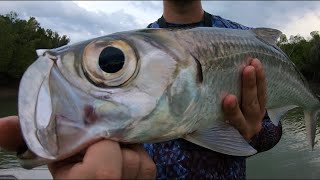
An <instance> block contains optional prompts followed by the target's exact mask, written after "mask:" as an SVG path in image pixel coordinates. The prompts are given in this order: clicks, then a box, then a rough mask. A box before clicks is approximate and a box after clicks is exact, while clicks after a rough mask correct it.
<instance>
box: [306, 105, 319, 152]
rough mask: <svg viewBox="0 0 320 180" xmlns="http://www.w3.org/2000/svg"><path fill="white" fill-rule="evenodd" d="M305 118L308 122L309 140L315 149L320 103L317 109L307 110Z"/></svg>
mask: <svg viewBox="0 0 320 180" xmlns="http://www.w3.org/2000/svg"><path fill="white" fill-rule="evenodd" d="M304 119H305V123H306V130H307V140H308V143H309V145H310V146H311V148H312V150H313V147H314V144H315V137H316V130H317V122H320V103H319V104H318V106H317V108H315V110H312V111H309V110H305V111H304Z"/></svg>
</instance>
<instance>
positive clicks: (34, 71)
mask: <svg viewBox="0 0 320 180" xmlns="http://www.w3.org/2000/svg"><path fill="white" fill-rule="evenodd" d="M53 66H54V61H53V60H52V59H51V58H50V57H47V56H41V57H39V58H38V59H37V60H36V61H35V62H34V63H33V64H32V65H31V66H29V68H28V69H27V70H26V72H25V73H24V75H23V77H22V79H21V81H20V86H19V93H18V114H19V123H20V127H21V131H22V135H23V138H24V141H25V142H26V144H27V146H28V148H29V150H30V151H32V152H33V153H35V154H36V155H38V156H39V157H42V158H45V159H56V158H55V156H54V155H53V154H52V153H51V152H48V151H47V150H46V149H45V148H44V147H43V146H42V144H41V142H40V140H39V138H38V136H37V132H38V128H37V123H36V122H37V121H36V117H37V116H36V115H37V114H36V113H37V110H36V107H37V101H38V95H39V92H40V89H41V87H42V85H43V82H44V81H45V80H46V78H49V75H50V72H51V69H52V68H53ZM49 121H51V119H50V120H49Z"/></svg>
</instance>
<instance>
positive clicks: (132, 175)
mask: <svg viewBox="0 0 320 180" xmlns="http://www.w3.org/2000/svg"><path fill="white" fill-rule="evenodd" d="M0 132H1V133H0V147H1V148H4V149H6V150H8V151H14V152H18V151H21V149H25V146H26V145H25V142H24V140H23V137H22V134H21V131H20V126H19V121H18V117H17V116H10V117H5V118H0ZM48 168H49V170H50V172H51V174H52V176H53V178H54V179H66V178H68V179H137V178H139V179H152V178H153V179H155V177H156V167H155V164H154V162H153V161H152V159H151V158H150V157H149V156H148V154H147V152H146V151H145V150H144V149H143V147H141V146H140V145H137V144H136V145H128V146H127V147H121V146H120V145H119V143H117V142H114V141H111V140H102V141H99V142H97V143H95V144H93V145H91V146H90V147H88V148H87V149H86V151H85V152H84V153H82V154H81V153H79V154H77V155H75V156H73V157H70V158H68V159H65V160H62V161H58V162H54V163H50V164H48Z"/></svg>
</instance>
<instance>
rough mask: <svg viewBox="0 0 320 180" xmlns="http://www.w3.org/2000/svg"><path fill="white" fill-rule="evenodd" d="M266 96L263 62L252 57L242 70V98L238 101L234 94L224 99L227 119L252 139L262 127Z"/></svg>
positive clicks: (243, 134) (223, 107) (246, 136)
mask: <svg viewBox="0 0 320 180" xmlns="http://www.w3.org/2000/svg"><path fill="white" fill-rule="evenodd" d="M266 96H267V95H266V77H265V72H264V70H263V67H262V64H261V62H260V61H259V60H258V59H251V62H250V64H249V65H248V66H246V67H245V68H244V69H243V71H242V90H241V100H240V101H238V100H237V97H236V96H235V95H232V94H229V95H227V96H226V97H225V98H224V99H223V103H222V109H223V111H224V115H225V121H226V122H227V123H229V124H230V125H232V126H233V127H235V128H236V129H237V130H238V131H239V132H240V133H241V134H242V136H243V137H244V138H245V139H247V140H250V139H251V138H252V137H253V136H254V135H255V134H257V133H259V132H260V130H261V128H262V125H261V124H262V120H263V117H264V115H265V113H266V110H265V106H266Z"/></svg>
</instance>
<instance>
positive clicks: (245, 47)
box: [19, 28, 320, 168]
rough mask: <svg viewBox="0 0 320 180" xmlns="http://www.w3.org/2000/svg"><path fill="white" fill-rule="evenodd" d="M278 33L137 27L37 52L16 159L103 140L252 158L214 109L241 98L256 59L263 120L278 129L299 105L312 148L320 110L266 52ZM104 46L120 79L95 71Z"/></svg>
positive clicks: (294, 75)
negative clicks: (121, 57) (114, 51)
mask: <svg viewBox="0 0 320 180" xmlns="http://www.w3.org/2000/svg"><path fill="white" fill-rule="evenodd" d="M277 34H278V35H279V32H278V31H276V30H272V29H253V30H233V29H222V28H193V29H179V30H170V29H169V30H165V29H144V30H137V31H130V32H122V33H115V34H112V35H109V36H105V37H100V38H96V39H93V40H88V41H85V42H81V43H77V44H75V45H71V46H64V47H61V48H58V49H53V50H47V51H41V53H40V57H39V59H38V60H37V61H36V62H35V64H33V65H31V67H30V68H29V69H28V70H27V72H26V75H24V76H23V79H22V81H21V85H20V90H19V116H20V123H21V127H22V132H23V135H24V137H25V139H26V142H27V145H28V147H29V149H30V151H31V152H32V153H30V152H29V153H27V154H24V155H21V156H20V157H19V158H20V161H21V163H22V165H23V166H24V167H25V168H32V167H35V166H38V165H41V164H44V163H48V162H52V161H57V160H60V159H64V158H66V157H69V156H71V155H73V154H75V153H77V152H79V151H80V150H81V149H83V148H85V147H87V146H88V145H89V144H90V143H92V142H95V141H97V140H98V139H101V138H107V139H112V140H116V141H119V142H123V143H145V142H160V141H165V140H169V139H175V138H185V139H186V140H189V141H191V142H193V143H196V144H198V145H201V146H203V147H207V148H209V149H211V150H214V151H217V152H221V153H225V154H230V155H238V156H248V155H252V154H254V153H255V152H256V151H255V150H254V149H253V148H252V147H251V146H250V145H249V144H248V143H247V142H246V141H245V140H244V139H243V137H242V136H241V135H240V133H239V132H238V131H237V130H235V129H234V128H233V127H231V126H229V125H228V124H226V123H224V121H223V113H222V111H221V101H222V99H223V98H224V95H225V94H226V93H232V94H235V95H236V96H237V97H238V98H239V97H240V89H241V88H240V87H241V79H240V78H241V72H242V69H243V67H244V66H245V65H247V64H249V62H248V58H247V57H255V58H258V59H260V60H261V62H262V64H263V66H264V68H265V71H266V78H267V97H268V99H267V109H268V113H269V115H270V118H271V119H272V120H273V122H274V123H275V124H276V123H277V122H278V121H279V120H280V117H281V115H282V114H283V113H285V112H286V111H287V110H288V109H291V108H294V107H296V106H299V107H303V108H304V109H305V117H306V118H305V120H306V124H307V130H308V131H307V133H308V136H309V138H308V139H309V141H310V144H311V145H312V146H313V142H314V134H315V122H316V114H317V113H318V111H319V109H320V105H319V104H320V103H319V100H318V99H317V98H316V97H315V95H314V94H313V93H312V92H311V91H310V90H309V88H308V86H307V83H306V82H305V80H304V79H303V77H302V76H301V74H300V73H299V72H298V71H297V70H296V68H295V66H294V65H293V63H292V62H291V61H290V60H289V59H288V57H287V56H286V55H285V54H284V53H283V52H282V51H281V50H279V48H277V47H276V46H275V45H274V44H272V41H274V40H275V39H276V37H277ZM107 46H113V47H117V48H119V49H121V50H122V51H123V52H124V54H125V56H126V63H127V64H125V65H124V70H123V71H121V72H120V73H119V74H116V75H114V74H111V75H110V74H109V75H106V74H104V73H103V72H102V70H101V69H100V68H99V66H98V63H97V59H98V57H99V54H100V53H101V51H102V50H103V49H104V48H105V47H107ZM51 59H54V60H51ZM44 62H48V63H44ZM52 62H53V63H52ZM39 72H40V73H41V74H42V75H41V76H38V77H36V78H35V79H31V77H34V74H35V73H39ZM104 78H105V79H104ZM27 89H28V90H29V91H28V90H27ZM30 89H32V91H30ZM33 90H34V91H33ZM27 97H29V98H27ZM40 99H42V100H45V101H41V102H39V100H40ZM50 107H51V108H50ZM30 154H31V155H30Z"/></svg>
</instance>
